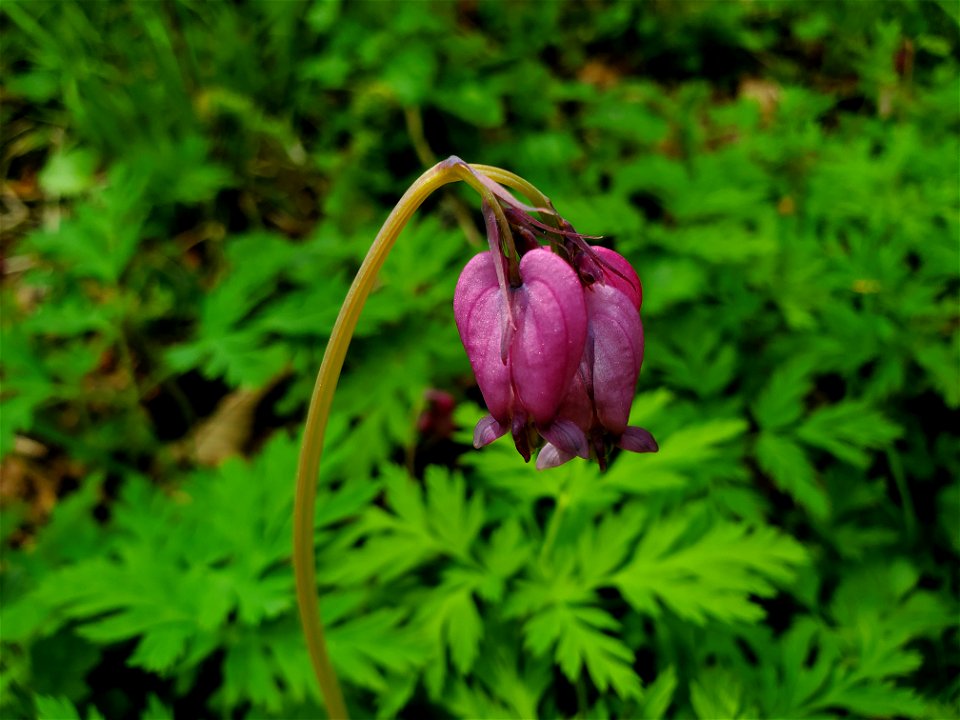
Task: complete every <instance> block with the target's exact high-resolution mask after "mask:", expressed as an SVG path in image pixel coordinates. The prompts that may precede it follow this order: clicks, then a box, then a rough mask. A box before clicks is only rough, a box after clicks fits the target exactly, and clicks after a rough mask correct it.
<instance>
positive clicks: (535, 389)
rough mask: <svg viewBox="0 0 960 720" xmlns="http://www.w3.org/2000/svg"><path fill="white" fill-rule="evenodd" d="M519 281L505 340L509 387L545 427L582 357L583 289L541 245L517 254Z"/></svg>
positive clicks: (584, 331) (584, 329)
mask: <svg viewBox="0 0 960 720" xmlns="http://www.w3.org/2000/svg"><path fill="white" fill-rule="evenodd" d="M520 279H521V282H522V285H521V286H520V287H519V288H517V289H516V290H515V291H514V293H515V295H514V297H515V303H516V305H515V318H516V323H517V332H516V335H515V336H514V338H513V342H512V343H511V344H510V362H511V366H512V377H513V386H514V390H515V392H516V394H517V397H518V398H519V400H520V403H521V404H522V405H523V407H524V408H526V410H527V411H528V412H529V414H530V416H531V417H532V419H533V420H534V421H535V422H536V423H537V424H542V425H547V424H549V423H550V422H551V421H552V420H553V417H554V415H555V414H556V412H557V408H558V407H559V406H560V402H561V401H562V400H563V397H564V395H565V394H566V390H567V387H568V386H569V384H570V380H571V379H572V378H573V374H574V373H575V372H576V370H577V366H578V365H579V364H580V358H581V356H582V355H583V346H584V342H585V341H586V337H587V314H586V307H585V305H584V299H583V287H582V286H581V285H580V280H579V278H578V277H577V274H576V273H575V272H574V271H573V268H571V267H570V266H569V265H568V264H567V263H566V262H565V261H564V260H562V259H561V258H560V257H559V256H557V255H554V254H553V253H552V252H550V251H549V250H547V249H545V248H538V249H536V250H531V251H530V252H528V253H527V254H526V255H524V256H523V258H522V259H521V261H520ZM491 412H492V410H491Z"/></svg>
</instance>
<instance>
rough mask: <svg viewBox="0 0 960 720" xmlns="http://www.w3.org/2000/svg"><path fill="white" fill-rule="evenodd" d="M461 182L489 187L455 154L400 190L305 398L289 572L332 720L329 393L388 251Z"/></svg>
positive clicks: (339, 708)
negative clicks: (322, 533) (424, 207)
mask: <svg viewBox="0 0 960 720" xmlns="http://www.w3.org/2000/svg"><path fill="white" fill-rule="evenodd" d="M500 172H501V173H502V172H503V171H500ZM457 180H463V181H465V182H466V183H467V184H469V185H470V186H471V187H473V188H474V189H475V190H478V191H480V192H481V194H484V193H486V194H489V191H487V190H486V188H484V187H483V186H482V184H481V183H480V182H479V181H478V180H477V179H476V178H475V177H474V176H473V174H472V173H471V172H470V170H469V169H468V167H467V165H466V163H464V162H463V161H462V160H460V159H459V158H455V157H451V158H448V159H447V160H444V161H443V162H441V163H438V164H437V165H434V166H433V167H432V168H430V169H429V170H427V171H426V172H425V173H424V174H423V175H421V176H420V177H419V178H418V179H417V180H416V182H414V183H413V185H411V186H410V188H409V189H408V190H407V192H406V193H404V195H403V197H402V198H400V201H399V202H398V203H397V205H396V207H394V209H393V211H392V212H391V213H390V215H389V216H388V217H387V219H386V221H385V222H384V224H383V227H381V228H380V232H379V233H377V237H376V239H374V241H373V244H372V245H371V246H370V250H369V251H368V252H367V256H366V258H364V261H363V264H362V265H361V266H360V269H359V270H358V271H357V275H356V277H355V278H354V279H353V284H352V285H351V286H350V290H349V291H348V292H347V297H346V299H345V300H344V302H343V306H342V307H341V308H340V314H339V315H338V316H337V321H336V323H335V324H334V326H333V331H332V332H331V334H330V341H329V342H328V343H327V349H326V352H325V353H324V355H323V361H322V363H321V364H320V372H319V373H318V374H317V382H316V384H315V385H314V388H313V395H312V397H311V399H310V409H309V411H308V412H307V422H306V426H305V428H304V434H303V444H302V446H301V449H300V460H299V464H298V466H297V489H296V496H295V499H294V509H293V573H294V578H295V580H296V587H297V605H298V606H299V608H300V620H301V622H302V624H303V632H304V637H305V639H306V643H307V649H308V650H309V652H310V661H311V662H312V664H313V670H314V673H315V674H316V677H317V682H318V683H319V685H320V690H321V693H322V694H323V698H324V701H325V702H326V705H327V713H328V714H329V716H330V717H331V718H335V719H337V720H339V719H341V718H347V717H348V715H347V708H346V705H345V703H344V700H343V693H342V692H341V690H340V684H339V683H338V681H337V676H336V674H335V672H334V670H333V665H332V664H331V662H330V656H329V653H328V652H327V644H326V639H325V637H324V632H323V623H322V621H321V619H320V604H319V601H318V600H317V577H316V558H315V555H314V551H315V548H314V528H313V519H314V512H315V507H316V491H317V474H318V471H319V469H320V456H321V454H322V453H323V435H324V432H325V431H326V427H327V419H328V417H329V415H330V407H331V405H332V403H333V394H334V391H335V390H336V387H337V381H338V379H339V378H340V371H341V370H342V369H343V361H344V359H345V357H346V354H347V347H348V346H349V345H350V339H351V338H352V337H353V331H354V329H355V328H356V326H357V321H358V320H359V318H360V311H361V310H362V309H363V305H364V303H365V302H366V299H367V296H368V295H369V294H370V290H371V289H372V288H373V284H374V281H375V280H376V277H377V273H378V272H379V270H380V268H381V267H382V266H383V263H384V261H385V260H386V258H387V255H388V253H389V252H390V249H391V248H392V247H393V244H394V242H395V241H396V239H397V237H398V236H399V235H400V232H401V231H402V230H403V228H404V227H405V226H406V224H407V222H408V221H409V220H410V217H411V216H412V215H413V213H414V212H415V211H416V210H417V208H419V207H420V205H421V204H423V201H424V200H426V199H427V197H428V196H429V195H430V194H431V193H432V192H433V191H435V190H436V189H438V188H440V187H442V186H444V185H447V184H449V183H452V182H455V181H457Z"/></svg>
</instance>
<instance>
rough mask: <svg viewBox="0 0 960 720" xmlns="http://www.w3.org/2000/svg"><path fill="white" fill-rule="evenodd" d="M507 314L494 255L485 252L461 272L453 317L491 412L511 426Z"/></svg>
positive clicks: (501, 421) (454, 300)
mask: <svg viewBox="0 0 960 720" xmlns="http://www.w3.org/2000/svg"><path fill="white" fill-rule="evenodd" d="M503 311H504V301H503V296H502V295H501V294H500V284H499V282H498V280H497V270H496V266H495V265H494V260H493V256H492V255H491V254H490V253H489V252H482V253H480V254H478V255H475V256H474V257H473V258H472V259H471V260H470V262H468V263H467V266H466V267H465V268H464V269H463V272H462V273H460V278H459V280H457V288H456V291H455V292H454V295H453V314H454V318H455V319H456V322H457V330H459V331H460V340H461V341H462V342H463V347H464V349H466V351H467V357H468V358H469V359H470V366H471V367H472V368H473V373H474V375H475V376H476V378H477V385H479V386H480V392H481V393H483V399H484V402H486V404H487V409H488V410H489V411H490V414H491V415H492V416H493V417H494V418H495V419H496V420H497V421H498V422H500V423H508V420H509V417H510V406H511V405H512V404H513V390H512V388H511V384H510V362H509V359H508V360H507V361H506V362H504V360H503V358H501V354H500V344H501V337H502V334H503V328H504V315H503Z"/></svg>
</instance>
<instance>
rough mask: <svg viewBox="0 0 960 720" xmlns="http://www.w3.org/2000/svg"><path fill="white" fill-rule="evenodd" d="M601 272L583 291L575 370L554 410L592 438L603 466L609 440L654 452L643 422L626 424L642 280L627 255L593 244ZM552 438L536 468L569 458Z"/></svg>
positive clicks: (636, 364)
mask: <svg viewBox="0 0 960 720" xmlns="http://www.w3.org/2000/svg"><path fill="white" fill-rule="evenodd" d="M591 249H592V250H593V252H594V253H595V257H593V258H591V262H593V263H594V266H597V265H599V266H600V267H601V268H602V269H601V271H600V275H601V276H602V277H601V278H600V279H599V280H598V281H597V282H595V283H593V284H591V285H589V286H588V287H587V288H586V289H585V291H584V299H585V303H586V310H587V340H586V343H585V345H584V352H583V357H582V358H581V361H580V366H579V368H578V371H577V374H576V376H575V377H574V379H573V381H572V382H571V384H570V388H569V390H568V391H567V395H566V397H565V398H564V401H563V403H562V404H561V406H560V409H559V411H558V413H557V421H556V423H560V422H570V423H573V424H575V425H576V426H577V427H578V428H580V430H581V431H582V432H583V433H584V434H585V435H586V436H587V437H588V438H590V441H591V443H592V445H593V449H594V451H595V452H596V455H597V458H598V460H599V461H600V464H601V466H603V465H604V463H605V458H606V451H607V446H608V445H610V444H613V445H617V446H619V447H621V448H623V449H625V450H631V451H633V452H656V450H657V444H656V441H655V440H654V439H653V436H651V435H650V433H649V432H647V431H646V430H644V429H642V428H632V427H627V420H628V418H629V416H630V406H631V405H632V404H633V396H634V390H635V387H636V383H637V377H638V376H639V374H640V366H641V364H642V363H643V325H642V323H641V321H640V312H639V310H640V304H641V302H642V299H643V293H642V289H641V285H640V280H639V278H638V277H637V274H636V272H635V271H634V270H633V268H632V267H631V266H630V263H629V262H627V260H626V258H624V257H623V256H621V255H619V254H617V253H615V252H613V251H612V250H607V249H606V248H599V247H597V248H591ZM548 439H549V440H550V441H551V442H550V444H548V445H546V446H545V447H544V448H543V450H541V452H540V455H539V456H538V458H537V467H538V468H540V469H544V468H548V467H555V466H557V465H561V464H562V463H564V462H566V461H568V460H570V459H571V458H573V457H574V456H576V455H579V454H580V453H579V452H575V451H574V449H573V448H571V447H570V446H569V444H567V443H564V442H563V441H562V440H561V442H554V440H553V438H548Z"/></svg>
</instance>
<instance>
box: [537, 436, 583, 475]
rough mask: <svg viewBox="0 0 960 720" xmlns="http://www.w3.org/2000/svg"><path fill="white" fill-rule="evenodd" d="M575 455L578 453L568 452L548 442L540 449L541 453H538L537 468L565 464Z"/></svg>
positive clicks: (544, 468)
mask: <svg viewBox="0 0 960 720" xmlns="http://www.w3.org/2000/svg"><path fill="white" fill-rule="evenodd" d="M575 457H576V455H573V454H572V453H568V452H566V451H565V450H559V449H558V448H556V447H554V446H553V445H551V444H550V443H547V444H546V445H544V446H543V448H542V449H541V450H540V454H539V455H537V470H547V469H548V468H554V467H557V466H559V465H563V464H564V463H565V462H569V461H570V460H573V459H574V458H575Z"/></svg>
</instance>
